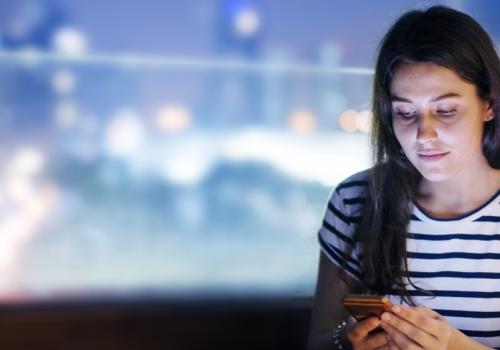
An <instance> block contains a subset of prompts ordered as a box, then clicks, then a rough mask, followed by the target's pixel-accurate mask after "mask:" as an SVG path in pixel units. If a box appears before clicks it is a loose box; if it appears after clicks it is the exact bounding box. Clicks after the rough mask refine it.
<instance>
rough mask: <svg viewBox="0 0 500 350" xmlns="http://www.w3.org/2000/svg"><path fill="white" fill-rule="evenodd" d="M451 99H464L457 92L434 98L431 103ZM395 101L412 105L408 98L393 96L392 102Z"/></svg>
mask: <svg viewBox="0 0 500 350" xmlns="http://www.w3.org/2000/svg"><path fill="white" fill-rule="evenodd" d="M450 97H462V95H460V94H458V93H456V92H449V93H447V94H444V95H440V96H438V97H434V98H433V99H432V100H431V102H436V101H439V100H443V99H445V98H450ZM395 101H398V102H409V103H412V101H411V100H409V99H407V98H404V97H400V96H398V95H391V102H395Z"/></svg>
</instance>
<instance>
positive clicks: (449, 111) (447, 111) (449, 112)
mask: <svg viewBox="0 0 500 350" xmlns="http://www.w3.org/2000/svg"><path fill="white" fill-rule="evenodd" d="M456 112H457V110H456V109H441V110H439V109H438V110H437V113H438V114H439V115H442V116H445V117H451V116H453V115H454V114H455V113H456Z"/></svg>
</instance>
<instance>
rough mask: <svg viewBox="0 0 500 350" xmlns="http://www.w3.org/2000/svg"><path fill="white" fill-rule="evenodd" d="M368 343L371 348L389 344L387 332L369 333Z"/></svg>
mask: <svg viewBox="0 0 500 350" xmlns="http://www.w3.org/2000/svg"><path fill="white" fill-rule="evenodd" d="M366 343H367V344H368V345H369V346H370V348H371V349H373V348H378V347H383V346H384V345H386V344H387V334H386V333H385V332H383V331H380V332H377V333H375V334H374V335H369V336H368V338H367V339H366Z"/></svg>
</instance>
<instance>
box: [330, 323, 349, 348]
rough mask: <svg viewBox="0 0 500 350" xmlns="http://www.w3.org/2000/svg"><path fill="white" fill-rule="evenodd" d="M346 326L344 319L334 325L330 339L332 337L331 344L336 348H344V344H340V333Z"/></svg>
mask: <svg viewBox="0 0 500 350" xmlns="http://www.w3.org/2000/svg"><path fill="white" fill-rule="evenodd" d="M346 326H347V323H346V322H345V321H342V323H339V324H338V325H336V326H335V328H334V329H333V334H332V339H333V344H335V346H336V347H337V350H346V348H345V347H344V345H342V341H341V338H342V334H343V333H344V329H345V327H346Z"/></svg>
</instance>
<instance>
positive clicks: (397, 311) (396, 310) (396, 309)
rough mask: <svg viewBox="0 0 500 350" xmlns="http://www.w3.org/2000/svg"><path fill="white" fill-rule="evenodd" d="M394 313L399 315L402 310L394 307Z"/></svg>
mask: <svg viewBox="0 0 500 350" xmlns="http://www.w3.org/2000/svg"><path fill="white" fill-rule="evenodd" d="M392 312H394V313H396V314H397V313H399V312H401V308H400V307H399V306H394V307H393V308H392Z"/></svg>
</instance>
